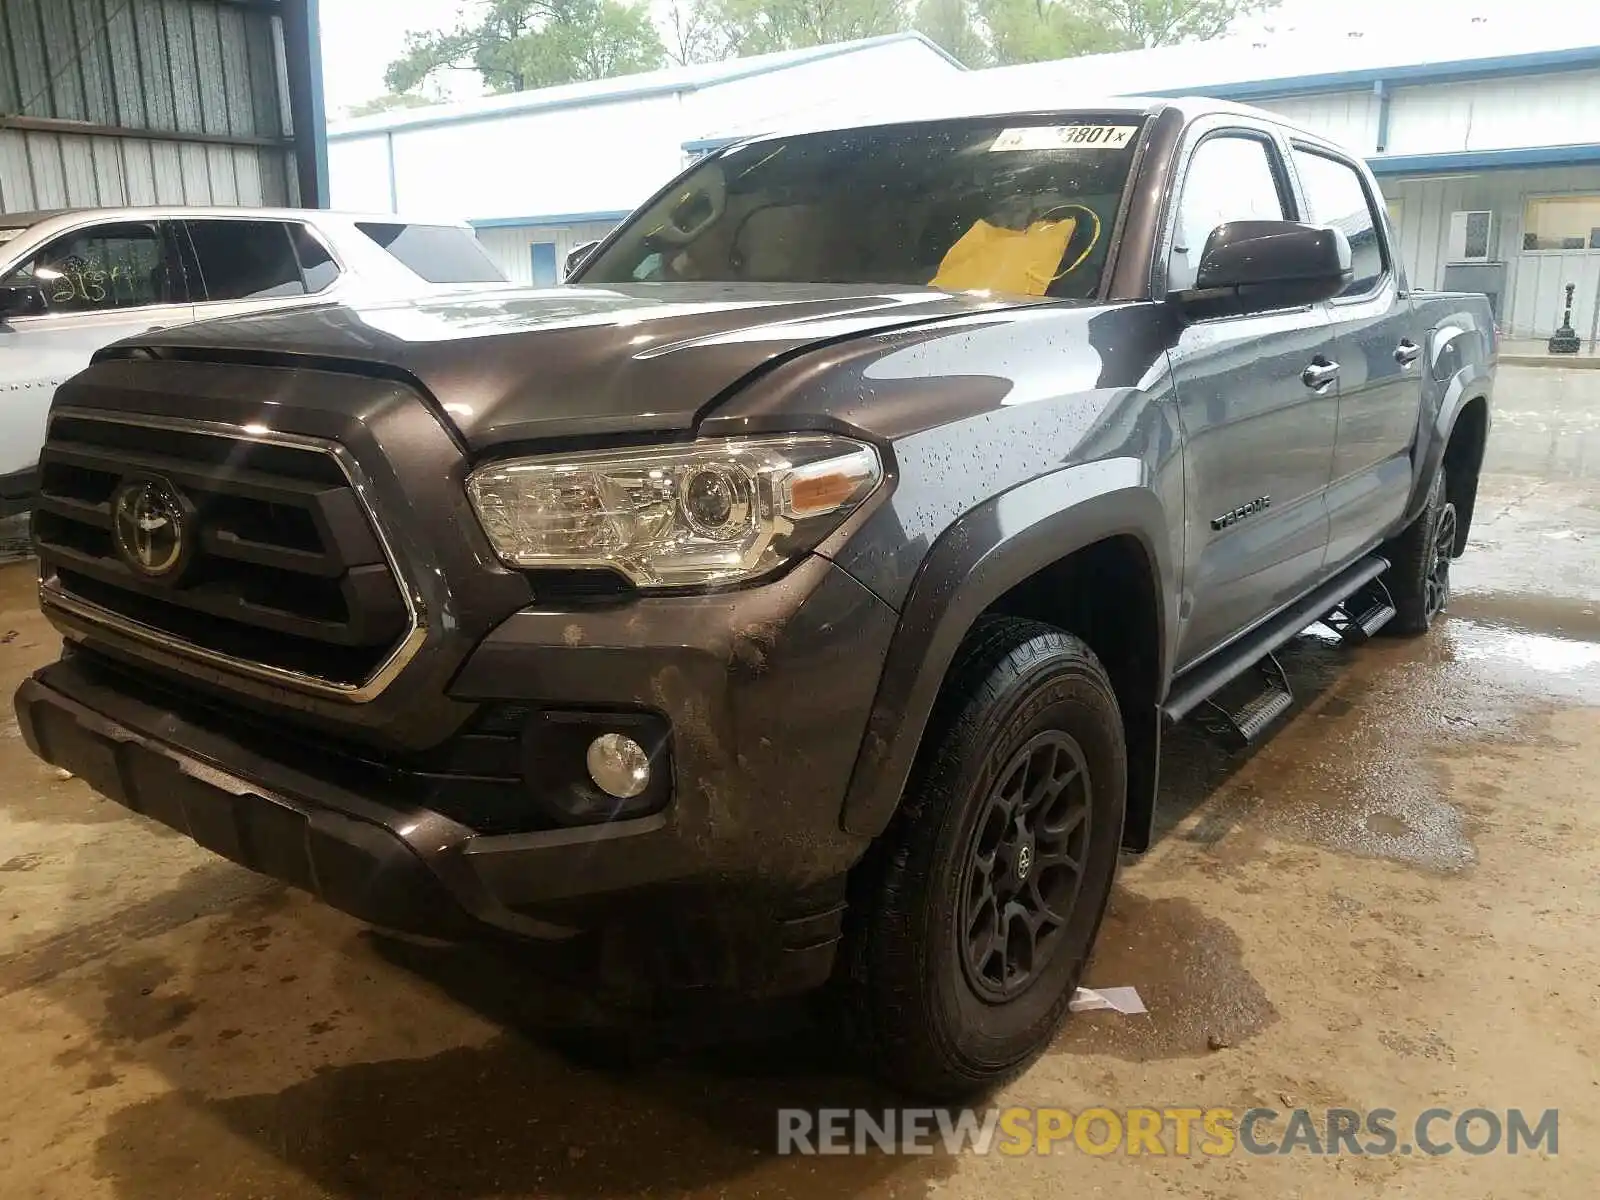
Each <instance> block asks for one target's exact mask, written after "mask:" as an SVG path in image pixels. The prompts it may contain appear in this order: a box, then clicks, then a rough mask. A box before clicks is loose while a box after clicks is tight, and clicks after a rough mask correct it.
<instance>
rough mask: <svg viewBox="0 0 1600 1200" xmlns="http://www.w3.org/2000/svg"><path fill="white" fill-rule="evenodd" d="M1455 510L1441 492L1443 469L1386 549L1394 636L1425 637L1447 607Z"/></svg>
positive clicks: (1453, 541) (1453, 551) (1387, 581)
mask: <svg viewBox="0 0 1600 1200" xmlns="http://www.w3.org/2000/svg"><path fill="white" fill-rule="evenodd" d="M1456 532H1457V522H1456V506H1455V505H1454V504H1452V503H1451V502H1450V500H1449V498H1448V493H1447V492H1446V490H1445V478H1444V468H1443V467H1440V468H1439V472H1438V474H1437V475H1436V476H1435V477H1434V481H1433V488H1432V489H1431V490H1430V492H1429V493H1428V503H1427V506H1426V507H1425V508H1423V510H1422V512H1421V514H1420V515H1418V517H1417V519H1416V520H1415V521H1413V522H1412V523H1411V525H1410V526H1409V527H1408V528H1407V529H1406V531H1405V532H1404V533H1402V534H1401V535H1400V536H1399V537H1398V538H1396V539H1395V540H1394V541H1393V542H1392V543H1391V544H1390V546H1389V548H1388V551H1387V553H1388V556H1389V563H1390V566H1389V570H1388V572H1387V573H1386V574H1385V575H1384V582H1385V583H1386V584H1387V585H1388V587H1389V595H1390V596H1391V597H1392V598H1393V600H1394V607H1395V618H1394V620H1393V621H1391V622H1389V625H1388V629H1389V630H1390V631H1392V632H1394V633H1397V634H1402V635H1404V634H1419V633H1426V632H1427V631H1428V629H1429V627H1430V626H1432V624H1433V622H1434V619H1435V618H1436V617H1437V616H1438V615H1439V614H1440V613H1442V612H1443V611H1444V610H1445V608H1446V607H1447V606H1448V605H1449V603H1450V563H1451V561H1452V560H1453V559H1454V558H1455V556H1456Z"/></svg>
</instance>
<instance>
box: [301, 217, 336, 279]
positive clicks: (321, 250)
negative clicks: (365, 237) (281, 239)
mask: <svg viewBox="0 0 1600 1200" xmlns="http://www.w3.org/2000/svg"><path fill="white" fill-rule="evenodd" d="M289 238H290V240H291V241H292V242H294V256H295V258H297V259H299V260H300V274H301V276H302V277H303V278H304V279H305V284H306V291H308V292H313V293H315V292H320V291H322V290H323V289H324V288H327V287H331V286H332V284H333V281H334V280H335V279H337V278H339V264H338V263H336V262H334V261H333V255H331V254H329V253H328V248H327V247H326V246H324V245H323V244H322V243H321V242H320V241H318V240H317V236H316V234H314V233H312V232H311V231H310V230H309V229H307V228H306V227H305V226H304V225H290V226H289Z"/></svg>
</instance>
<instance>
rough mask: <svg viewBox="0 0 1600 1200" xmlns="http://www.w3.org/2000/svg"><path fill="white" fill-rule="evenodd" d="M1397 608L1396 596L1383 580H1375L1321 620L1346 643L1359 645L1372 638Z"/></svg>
mask: <svg viewBox="0 0 1600 1200" xmlns="http://www.w3.org/2000/svg"><path fill="white" fill-rule="evenodd" d="M1395 615H1396V610H1395V606H1394V599H1393V597H1391V596H1390V595H1389V589H1388V587H1387V586H1386V585H1385V584H1384V582H1383V580H1381V579H1374V580H1373V581H1372V582H1371V583H1369V584H1368V585H1367V586H1366V587H1364V588H1362V589H1361V590H1360V591H1359V592H1356V593H1355V594H1354V595H1351V596H1348V597H1346V599H1345V600H1344V601H1343V602H1342V603H1341V604H1339V605H1338V607H1336V608H1334V609H1333V610H1332V611H1330V612H1327V613H1324V614H1323V617H1322V623H1323V624H1324V625H1326V626H1327V627H1328V628H1329V629H1331V630H1333V631H1334V632H1335V633H1337V634H1338V635H1339V637H1340V639H1341V640H1342V641H1343V642H1344V643H1345V644H1346V645H1347V646H1359V645H1361V643H1362V642H1365V641H1370V640H1371V638H1372V635H1373V634H1375V633H1377V632H1378V630H1380V629H1382V628H1383V627H1384V626H1385V625H1387V624H1388V623H1389V622H1390V621H1392V620H1394V618H1395Z"/></svg>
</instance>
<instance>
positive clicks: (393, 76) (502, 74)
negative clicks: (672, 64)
mask: <svg viewBox="0 0 1600 1200" xmlns="http://www.w3.org/2000/svg"><path fill="white" fill-rule="evenodd" d="M477 16H478V19H477V20H476V21H473V20H471V19H468V18H465V17H464V18H463V20H462V21H461V23H460V24H459V25H458V26H457V27H456V28H455V29H453V30H448V31H438V32H425V33H416V32H413V33H408V34H407V35H406V52H405V54H404V55H403V56H402V57H401V58H399V59H398V60H396V61H395V62H393V63H391V64H389V69H388V71H387V72H386V73H385V76H384V78H385V81H386V82H387V83H388V85H389V88H390V90H391V91H394V92H410V91H411V90H412V89H414V88H416V87H417V86H418V85H419V84H421V83H423V82H424V81H425V80H427V79H428V78H429V77H430V76H432V75H433V74H434V73H435V72H436V71H440V70H443V69H446V68H457V69H469V70H474V71H477V73H478V74H479V75H480V76H481V77H482V78H483V81H484V83H485V84H487V85H488V87H489V88H490V90H492V91H496V92H521V91H527V90H528V89H530V88H540V87H550V86H553V85H555V84H560V83H573V82H576V81H579V80H587V79H605V78H608V77H609V76H612V75H625V74H627V73H629V72H632V71H648V70H650V69H652V68H654V67H659V66H660V65H661V64H662V60H663V58H664V57H665V54H666V51H665V48H664V47H663V46H662V44H661V37H660V35H659V34H658V33H657V32H656V28H655V25H654V24H653V23H652V22H651V20H650V10H649V6H648V3H647V2H646V0H481V2H480V4H479V6H478V8H477Z"/></svg>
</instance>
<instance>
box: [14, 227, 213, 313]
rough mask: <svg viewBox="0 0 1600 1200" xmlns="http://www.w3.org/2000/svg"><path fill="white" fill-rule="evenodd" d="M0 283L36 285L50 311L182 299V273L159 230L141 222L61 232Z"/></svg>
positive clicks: (138, 305) (108, 309) (97, 309)
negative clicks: (60, 234) (29, 260)
mask: <svg viewBox="0 0 1600 1200" xmlns="http://www.w3.org/2000/svg"><path fill="white" fill-rule="evenodd" d="M0 283H5V284H7V285H10V286H14V287H15V286H27V285H29V284H32V285H34V286H36V287H38V288H39V289H40V291H42V292H43V293H44V300H45V305H46V309H47V311H49V312H52V313H89V312H112V311H115V310H117V309H122V308H144V307H147V306H149V305H153V304H176V303H182V302H183V301H184V300H185V299H186V295H185V289H184V286H183V276H182V272H181V271H180V270H179V269H178V268H177V266H176V265H175V263H174V262H173V261H172V258H171V256H170V255H169V254H168V253H167V247H166V242H165V239H164V238H163V237H162V236H161V231H160V229H159V228H158V227H157V226H156V225H154V224H144V223H138V224H134V223H125V224H116V225H93V226H90V227H89V228H87V229H79V230H75V231H73V232H72V233H68V234H63V235H62V236H61V237H59V238H57V239H56V240H55V241H53V242H51V243H50V244H49V245H47V246H45V247H44V249H42V250H40V251H39V253H38V254H37V255H35V256H34V258H33V260H32V261H31V262H27V263H24V264H23V265H21V266H20V267H18V268H17V269H16V270H14V271H12V272H11V274H9V275H7V276H6V277H5V279H3V280H0Z"/></svg>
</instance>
